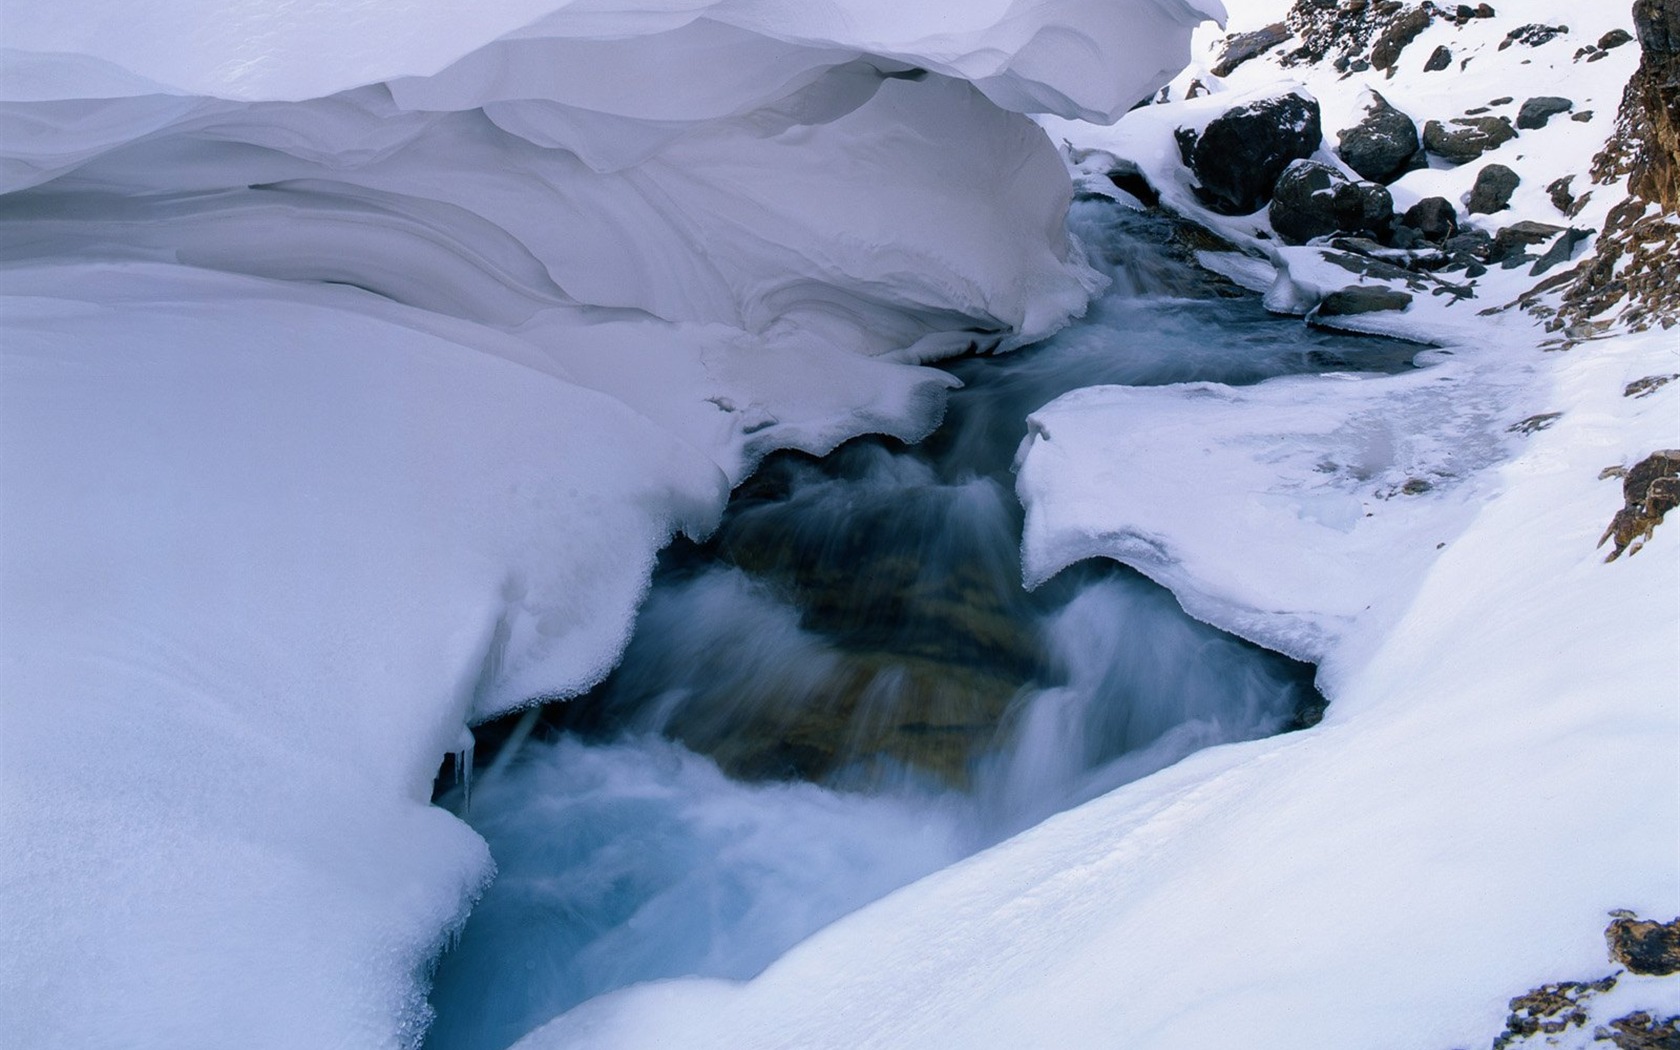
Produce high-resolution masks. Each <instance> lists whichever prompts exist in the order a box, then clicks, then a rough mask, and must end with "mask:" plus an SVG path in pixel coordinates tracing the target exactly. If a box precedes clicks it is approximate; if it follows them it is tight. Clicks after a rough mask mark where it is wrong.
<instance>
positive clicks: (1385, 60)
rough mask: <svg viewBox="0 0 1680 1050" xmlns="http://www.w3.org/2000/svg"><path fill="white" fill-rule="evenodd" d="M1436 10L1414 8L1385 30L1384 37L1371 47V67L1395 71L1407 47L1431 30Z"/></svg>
mask: <svg viewBox="0 0 1680 1050" xmlns="http://www.w3.org/2000/svg"><path fill="white" fill-rule="evenodd" d="M1434 10H1435V9H1434V7H1433V6H1425V7H1414V8H1413V9H1411V10H1410V11H1407V12H1406V13H1405V14H1403V15H1401V16H1400V17H1399V18H1397V19H1395V20H1394V24H1393V25H1390V26H1389V27H1388V28H1387V29H1385V30H1383V34H1382V36H1379V37H1377V42H1376V43H1375V44H1372V45H1371V65H1373V66H1375V67H1376V68H1377V69H1393V68H1394V66H1395V64H1396V63H1398V62H1399V61H1400V53H1401V52H1402V51H1404V50H1406V45H1407V44H1410V43H1411V42H1412V41H1413V40H1416V39H1417V38H1418V34H1419V33H1422V32H1423V31H1424V30H1425V29H1428V28H1429V23H1430V20H1431V19H1432V18H1433V17H1434Z"/></svg>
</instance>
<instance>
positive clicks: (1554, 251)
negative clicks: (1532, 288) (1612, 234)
mask: <svg viewBox="0 0 1680 1050" xmlns="http://www.w3.org/2000/svg"><path fill="white" fill-rule="evenodd" d="M1592 235H1593V231H1591V230H1579V229H1575V230H1564V231H1563V236H1561V237H1559V238H1558V239H1557V240H1555V241H1553V242H1552V246H1551V247H1550V248H1547V249H1546V254H1544V255H1542V256H1540V261H1539V262H1537V263H1535V264H1534V268H1533V269H1532V270H1530V271H1528V275H1529V276H1530V277H1539V276H1540V275H1541V274H1543V273H1545V272H1546V271H1547V270H1550V269H1552V268H1553V267H1555V266H1562V265H1563V264H1564V263H1566V262H1569V261H1570V260H1571V259H1573V258H1575V249H1576V248H1578V247H1580V245H1581V243H1582V242H1583V241H1585V240H1587V239H1588V238H1589V237H1591V236H1592Z"/></svg>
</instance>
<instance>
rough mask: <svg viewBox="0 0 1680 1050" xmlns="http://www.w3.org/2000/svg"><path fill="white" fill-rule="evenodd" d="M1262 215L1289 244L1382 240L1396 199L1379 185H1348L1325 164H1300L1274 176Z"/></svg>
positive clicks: (1390, 222) (1346, 181)
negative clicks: (1341, 236) (1344, 236)
mask: <svg viewBox="0 0 1680 1050" xmlns="http://www.w3.org/2000/svg"><path fill="white" fill-rule="evenodd" d="M1266 215H1267V218H1269V219H1270V220H1271V223H1272V229H1274V230H1276V231H1277V234H1278V236H1279V237H1280V238H1282V239H1283V240H1284V241H1285V242H1286V243H1289V244H1305V243H1306V242H1307V241H1310V240H1312V239H1313V238H1314V237H1324V236H1327V235H1329V234H1334V233H1353V234H1363V235H1367V236H1370V237H1373V238H1375V239H1377V240H1385V239H1387V236H1388V230H1389V227H1390V226H1391V225H1392V224H1393V221H1394V200H1393V198H1392V197H1390V196H1389V194H1388V190H1387V189H1385V188H1384V187H1382V186H1380V185H1378V184H1377V183H1374V182H1349V181H1348V179H1347V177H1346V176H1344V175H1343V174H1342V173H1341V172H1339V171H1337V170H1336V169H1335V168H1332V167H1330V166H1329V165H1327V164H1320V163H1318V162H1317V161H1312V160H1298V161H1296V162H1295V163H1293V164H1291V165H1290V166H1289V167H1288V168H1287V169H1286V170H1285V171H1284V173H1283V175H1282V176H1280V177H1279V178H1278V181H1277V186H1276V188H1275V189H1274V191H1273V193H1272V203H1271V207H1270V208H1268V209H1267V212H1266Z"/></svg>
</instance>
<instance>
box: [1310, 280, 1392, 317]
mask: <svg viewBox="0 0 1680 1050" xmlns="http://www.w3.org/2000/svg"><path fill="white" fill-rule="evenodd" d="M1410 305H1412V297H1411V295H1410V293H1407V292H1402V291H1400V290H1399V289H1397V288H1385V287H1383V286H1382V285H1353V286H1351V287H1348V288H1343V289H1342V290H1341V291H1339V292H1331V293H1330V294H1329V295H1327V296H1325V297H1324V301H1323V302H1321V303H1319V304H1318V307H1317V308H1316V309H1315V310H1314V311H1313V314H1314V315H1316V316H1318V317H1352V316H1354V315H1355V314H1373V313H1379V312H1381V311H1384V310H1404V309H1405V308H1406V307H1408V306H1410ZM1310 319H1311V318H1309V320H1310Z"/></svg>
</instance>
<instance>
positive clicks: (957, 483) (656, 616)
mask: <svg viewBox="0 0 1680 1050" xmlns="http://www.w3.org/2000/svg"><path fill="white" fill-rule="evenodd" d="M1070 222H1071V224H1072V227H1073V229H1074V230H1075V232H1076V233H1077V234H1078V235H1079V237H1080V238H1081V240H1082V241H1083V242H1084V243H1085V244H1086V246H1087V250H1088V251H1089V252H1090V253H1091V255H1092V258H1093V263H1094V264H1096V265H1098V266H1099V267H1101V268H1102V269H1104V270H1105V271H1106V272H1107V273H1108V274H1109V275H1110V276H1111V277H1112V278H1113V280H1114V283H1113V285H1112V286H1111V288H1110V289H1109V291H1108V292H1107V294H1106V295H1105V296H1104V297H1102V298H1101V299H1100V300H1099V301H1097V302H1096V303H1093V304H1092V307H1091V309H1090V311H1089V313H1088V314H1087V316H1086V317H1085V318H1084V319H1083V320H1082V321H1081V322H1079V323H1078V324H1076V325H1074V326H1072V327H1070V328H1069V329H1067V330H1065V331H1064V332H1062V333H1060V334H1059V335H1057V336H1056V337H1055V338H1053V339H1050V340H1048V341H1047V342H1045V343H1043V344H1040V345H1038V346H1035V347H1031V348H1027V349H1024V350H1022V351H1019V352H1017V353H1014V354H1009V355H1004V356H1000V357H986V358H973V359H968V360H963V361H960V362H957V363H955V364H953V365H952V366H951V371H953V372H954V373H955V374H957V375H958V376H959V377H960V378H961V379H962V380H963V382H964V384H965V385H964V387H963V389H961V390H959V391H957V392H955V393H954V394H953V395H952V398H951V404H950V408H949V411H948V413H947V416H946V419H945V422H944V424H943V425H942V427H941V428H940V429H939V431H938V432H936V433H935V434H934V435H933V436H932V437H931V438H930V439H928V440H927V441H926V442H924V443H922V444H921V445H919V446H916V447H906V446H902V445H898V444H894V443H891V442H886V441H882V440H876V439H863V440H859V441H855V442H851V443H849V444H848V445H845V446H843V447H842V448H840V449H839V450H837V451H836V452H834V453H832V454H831V455H829V456H827V457H824V458H822V459H820V460H818V459H813V458H811V457H807V456H802V455H794V454H782V455H777V456H774V457H771V458H770V459H769V460H767V461H766V462H765V463H764V464H763V465H762V467H761V468H760V470H759V471H758V473H757V474H756V475H755V476H754V477H753V478H752V479H751V480H750V481H749V482H747V483H746V484H745V485H743V486H742V487H741V489H740V490H739V491H738V492H737V493H736V495H735V497H734V499H733V501H732V502H731V505H730V509H729V511H728V513H727V515H726V517H725V521H724V524H723V526H722V527H721V528H720V530H719V532H718V534H717V535H716V536H715V537H713V538H712V539H711V540H710V541H708V542H707V543H706V544H703V545H695V544H691V543H679V544H677V545H676V546H674V547H673V548H672V549H671V550H670V551H669V552H667V554H666V556H665V558H664V561H663V563H662V566H661V568H660V570H659V572H658V573H657V575H656V577H655V581H654V589H653V592H652V594H651V596H650V597H649V599H648V601H647V603H646V605H645V606H644V608H643V611H642V613H641V616H640V619H639V621H638V625H637V629H636V633H635V636H634V638H633V640H632V641H631V643H630V646H629V648H628V650H627V651H626V653H625V656H624V660H623V662H622V665H621V666H620V668H619V669H618V670H617V671H616V672H615V673H614V674H613V675H612V676H611V677H610V678H609V679H608V680H607V681H606V682H605V683H603V684H602V685H601V686H600V687H599V688H597V689H596V690H595V691H593V692H592V693H590V694H589V695H588V696H585V697H581V698H578V699H575V700H571V701H567V702H565V703H561V704H552V705H548V706H547V707H545V708H542V709H533V711H532V712H529V713H527V714H526V715H524V716H515V717H514V718H510V719H507V720H504V721H502V722H500V723H495V724H492V725H489V726H484V727H480V729H479V734H478V735H479V741H480V744H479V747H480V763H479V764H480V769H481V770H484V768H485V766H486V765H488V772H484V773H483V774H482V775H481V776H480V778H479V781H478V783H477V784H475V785H474V787H473V792H472V797H471V804H470V806H463V804H462V803H463V801H464V799H463V793H462V792H461V791H460V790H459V789H454V790H450V791H446V792H444V793H443V794H442V795H441V797H440V801H441V802H442V803H443V804H447V805H452V806H453V807H455V808H456V810H457V811H458V812H461V814H462V815H463V816H464V817H465V818H466V819H467V820H468V821H469V822H470V823H471V824H472V825H473V826H474V827H475V828H476V829H477V830H478V831H479V832H480V833H481V834H482V835H483V836H484V837H485V839H486V840H487V841H488V842H489V844H490V849H491V852H492V853H493V855H494V856H495V859H496V864H497V867H498V875H497V878H496V881H495V883H494V884H493V885H492V886H491V888H490V889H489V891H488V892H487V893H486V895H485V897H484V899H483V900H482V901H481V902H480V903H479V904H478V906H477V907H476V909H475V910H474V912H473V914H472V917H471V919H470V920H469V922H468V924H467V926H466V928H465V930H464V931H463V933H462V935H461V937H460V940H459V943H458V944H457V945H456V946H455V947H454V948H453V949H452V950H451V951H449V952H448V953H447V954H446V955H445V956H444V958H443V960H442V962H441V963H440V966H439V969H438V972H437V975H436V979H435V983H434V988H433V994H432V1002H433V1005H434V1007H435V1009H436V1010H437V1020H436V1022H435V1024H434V1025H433V1027H432V1029H431V1031H430V1033H429V1035H428V1038H427V1046H428V1047H430V1048H432V1050H500V1048H502V1047H506V1046H509V1045H511V1044H512V1043H514V1042H515V1041H517V1040H518V1039H519V1037H521V1036H522V1035H524V1034H525V1033H526V1032H528V1031H530V1030H531V1029H533V1028H535V1027H537V1026H538V1025H540V1024H542V1023H543V1022H545V1021H547V1020H549V1019H550V1018H552V1017H554V1016H557V1015H558V1014H560V1013H562V1012H564V1011H565V1010H567V1009H569V1008H571V1007H572V1006H575V1005H576V1004H578V1003H580V1002H582V1001H584V1000H586V999H588V998H591V997H593V996H596V995H599V994H602V993H604V992H607V991H610V990H612V989H615V988H620V987H623V986H625V985H628V984H632V983H635V982H638V981H645V980H652V979H656V978H662V977H673V976H681V975H702V976H708V977H726V978H746V977H750V976H752V975H753V974H756V973H757V972H759V971H760V970H762V969H763V968H764V967H765V966H767V965H768V964H769V963H770V962H772V961H773V960H774V959H775V958H776V957H777V956H779V955H780V954H782V953H783V952H785V951H786V950H787V949H789V948H790V947H792V946H793V945H794V944H796V943H797V942H798V941H800V940H802V939H804V938H805V937H807V936H809V935H810V934H811V933H813V932H815V931H816V930H817V929H819V928H821V927H822V926H823V925H826V924H827V923H829V922H832V921H833V920H835V919H837V918H839V917H840V916H842V915H844V914H846V913H847V912H849V911H852V910H855V909H856V908H858V907H860V906H862V905H864V904H866V903H868V902H869V901H871V900H874V899H877V898H879V897H881V896H883V895H885V894H886V893H888V892H890V891H892V890H893V889H895V888H897V887H899V886H902V885H904V884H906V883H908V882H911V881H913V880H914V879H916V878H919V877H920V876H923V875H925V874H928V873H930V872H932V871H935V870H937V869H939V868H941V867H944V866H947V865H949V864H952V863H954V862H955V861H957V860H959V859H961V858H962V857H964V856H967V855H969V854H971V853H974V852H976V851H977V850H980V849H983V848H985V847H986V846H988V845H991V844H993V843H995V842H998V841H1000V840H1001V839H1003V838H1006V837H1008V836H1009V835H1012V834H1014V833H1016V832H1018V831H1020V830H1022V829H1024V828H1026V827H1029V826H1031V825H1032V824H1034V823H1036V822H1037V821H1040V820H1042V819H1044V818H1045V817H1046V816H1049V815H1051V814H1053V813H1056V812H1058V811H1060V810H1062V809H1066V808H1068V807H1070V806H1073V805H1077V804H1078V803H1080V802H1082V801H1085V800H1088V799H1090V798H1093V797H1095V796H1097V795H1099V794H1101V793H1103V792H1105V791H1107V790H1109V789H1111V788H1113V787H1115V786H1118V785H1120V784H1123V783H1125V782H1127V781H1130V780H1135V779H1137V778H1138V777H1141V776H1145V775H1147V774H1148V773H1150V772H1152V771H1154V770H1157V769H1160V768H1162V767H1164V766H1166V765H1168V764H1170V763H1172V762H1175V761H1177V760H1178V759H1180V758H1182V757H1184V756H1185V755H1187V754H1189V753H1190V752H1192V751H1195V750H1197V749H1199V748H1203V747H1207V746H1210V745H1214V744H1220V743H1226V742H1231V741H1238V740H1249V739H1254V738H1257V737H1261V736H1265V735H1268V734H1272V733H1277V732H1281V731H1285V730H1288V729H1291V728H1298V727H1301V726H1305V725H1310V724H1312V723H1313V722H1315V721H1316V720H1317V719H1318V717H1319V715H1320V713H1321V712H1322V709H1323V700H1322V698H1321V697H1320V696H1319V695H1318V693H1317V692H1316V691H1315V690H1314V689H1313V687H1312V671H1313V669H1312V668H1311V667H1310V666H1308V665H1305V664H1301V663H1297V662H1295V661H1292V660H1288V659H1286V658H1284V657H1282V656H1279V655H1277V654H1275V653H1271V652H1268V651H1266V650H1263V649H1260V648H1257V647H1255V646H1252V645H1249V644H1248V643H1246V642H1243V641H1241V640H1239V639H1237V638H1234V637H1232V636H1230V635H1227V634H1224V633H1222V632H1220V631H1217V630H1215V629H1213V628H1211V627H1208V626H1206V625H1204V624H1201V623H1198V622H1196V621H1194V620H1192V619H1190V618H1189V617H1188V616H1186V615H1185V614H1184V613H1183V612H1182V611H1181V610H1180V609H1179V607H1178V604H1177V603H1176V601H1174V599H1173V598H1172V596H1171V595H1170V594H1168V593H1167V592H1165V591H1164V590H1162V589H1161V588H1159V587H1157V586H1155V585H1154V584H1152V583H1150V582H1149V581H1148V580H1146V579H1144V578H1142V577H1141V576H1139V575H1138V574H1136V573H1134V572H1131V571H1129V570H1126V569H1124V568H1122V567H1119V566H1116V565H1112V564H1108V563H1096V562H1092V563H1086V564H1083V565H1079V566H1075V567H1073V568H1072V569H1069V570H1067V571H1066V572H1064V573H1062V574H1061V575H1060V576H1059V577H1057V578H1056V579H1055V580H1053V581H1051V582H1050V583H1049V584H1046V585H1045V586H1044V587H1041V588H1039V589H1038V590H1037V591H1036V592H1033V593H1028V592H1026V591H1024V590H1023V589H1022V588H1021V585H1020V562H1019V553H1018V547H1019V542H1020V527H1021V510H1020V507H1019V505H1018V504H1017V502H1016V500H1015V498H1014V493H1013V478H1012V475H1011V473H1010V465H1011V461H1012V458H1013V455H1014V452H1015V450H1016V447H1017V446H1018V444H1019V442H1020V440H1021V438H1022V437H1023V436H1024V434H1025V430H1026V427H1025V419H1026V416H1027V414H1028V413H1030V412H1031V411H1033V410H1035V409H1037V408H1038V407H1040V406H1041V405H1043V404H1045V403H1046V402H1048V401H1050V400H1051V399H1053V398H1054V397H1056V396H1057V395H1059V394H1061V393H1064V392H1066V391H1068V390H1072V389H1075V388H1079V387H1086V386H1093V385H1098V384H1107V383H1124V384H1136V385H1147V384H1162V383H1174V382H1184V381H1191V380H1212V381H1217V382H1224V383H1233V384H1241V383H1254V382H1259V381H1261V380H1264V379H1267V378H1269V377H1272V376H1278V375H1285V374H1290V373H1299V372H1323V371H1336V370H1377V371H1398V370H1400V369H1403V368H1406V367H1409V364H1410V360H1411V357H1412V355H1413V354H1414V353H1415V352H1416V351H1417V350H1418V347H1416V346H1412V345H1409V344H1403V343H1397V342H1393V341H1389V340H1382V339H1373V338H1358V337H1350V336H1341V335H1334V334H1330V333H1325V332H1320V331H1315V330H1312V329H1309V328H1307V327H1305V326H1304V325H1303V324H1302V323H1301V322H1300V321H1299V320H1296V319H1289V318H1278V317H1273V316H1271V315H1268V314H1267V313H1266V312H1265V311H1264V310H1263V309H1262V308H1261V306H1260V305H1259V302H1258V300H1257V299H1256V298H1255V297H1254V296H1251V295H1248V294H1246V293H1242V292H1240V291H1238V290H1237V289H1235V288H1233V287H1232V286H1230V285H1229V284H1227V283H1225V282H1224V281H1222V280H1221V279H1219V278H1215V277H1212V276H1210V275H1208V274H1206V273H1204V272H1202V271H1199V270H1197V269H1196V268H1195V267H1194V266H1193V265H1192V264H1191V263H1190V262H1189V251H1190V248H1191V247H1192V246H1193V245H1192V243H1191V242H1192V241H1193V237H1192V235H1191V234H1190V233H1189V232H1188V231H1187V230H1185V229H1184V228H1182V227H1179V226H1177V225H1176V224H1174V223H1172V222H1170V221H1169V220H1166V219H1162V218H1157V217H1147V216H1141V215H1138V214H1137V213H1135V212H1129V211H1127V210H1125V209H1122V208H1119V207H1116V206H1114V205H1112V204H1109V203H1107V202H1102V201H1081V202H1079V203H1077V204H1076V205H1075V207H1074V209H1073V213H1072V215H1071V217H1070ZM487 756H488V757H489V761H488V762H486V758H487Z"/></svg>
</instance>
